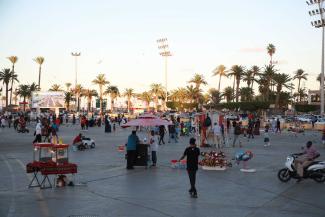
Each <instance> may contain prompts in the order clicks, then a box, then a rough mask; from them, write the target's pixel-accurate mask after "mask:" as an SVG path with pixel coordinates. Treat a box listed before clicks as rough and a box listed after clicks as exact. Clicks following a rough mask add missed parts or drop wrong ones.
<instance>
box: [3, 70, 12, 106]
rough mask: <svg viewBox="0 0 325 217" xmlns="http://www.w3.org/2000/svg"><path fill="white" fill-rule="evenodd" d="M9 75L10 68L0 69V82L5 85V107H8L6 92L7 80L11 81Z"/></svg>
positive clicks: (7, 87)
mask: <svg viewBox="0 0 325 217" xmlns="http://www.w3.org/2000/svg"><path fill="white" fill-rule="evenodd" d="M11 76H12V73H11V71H10V69H3V70H2V71H0V82H1V81H2V83H3V84H4V85H5V86H6V89H5V91H6V107H8V99H9V98H8V92H9V82H10V81H11Z"/></svg>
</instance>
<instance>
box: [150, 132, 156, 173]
mask: <svg viewBox="0 0 325 217" xmlns="http://www.w3.org/2000/svg"><path fill="white" fill-rule="evenodd" d="M149 141H150V148H151V157H152V165H151V166H152V167H155V166H156V164H157V151H158V138H157V136H156V135H155V131H153V130H151V137H150V140H149Z"/></svg>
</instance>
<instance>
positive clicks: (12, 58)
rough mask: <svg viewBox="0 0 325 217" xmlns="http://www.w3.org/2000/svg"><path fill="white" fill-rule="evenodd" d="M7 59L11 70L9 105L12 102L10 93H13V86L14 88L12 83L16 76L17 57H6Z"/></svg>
mask: <svg viewBox="0 0 325 217" xmlns="http://www.w3.org/2000/svg"><path fill="white" fill-rule="evenodd" d="M7 59H8V60H9V61H10V62H11V63H12V68H11V73H12V78H11V87H10V89H11V91H10V103H9V104H10V105H11V100H12V92H13V90H14V89H13V86H14V82H15V81H16V80H15V78H16V79H17V77H18V75H17V74H15V64H16V63H17V61H18V57H17V56H10V57H7Z"/></svg>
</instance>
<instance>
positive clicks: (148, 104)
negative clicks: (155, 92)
mask: <svg viewBox="0 0 325 217" xmlns="http://www.w3.org/2000/svg"><path fill="white" fill-rule="evenodd" d="M149 111H150V102H147V112H149Z"/></svg>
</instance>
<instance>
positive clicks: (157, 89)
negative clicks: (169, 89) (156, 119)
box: [150, 84, 164, 112]
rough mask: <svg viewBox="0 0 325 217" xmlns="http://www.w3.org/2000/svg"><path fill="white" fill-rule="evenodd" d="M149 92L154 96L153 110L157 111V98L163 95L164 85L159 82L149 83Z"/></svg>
mask: <svg viewBox="0 0 325 217" xmlns="http://www.w3.org/2000/svg"><path fill="white" fill-rule="evenodd" d="M150 93H151V94H152V95H153V96H154V98H155V111H156V112H157V111H158V99H159V98H160V97H162V96H163V95H164V87H163V86H162V85H161V84H151V85H150Z"/></svg>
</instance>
